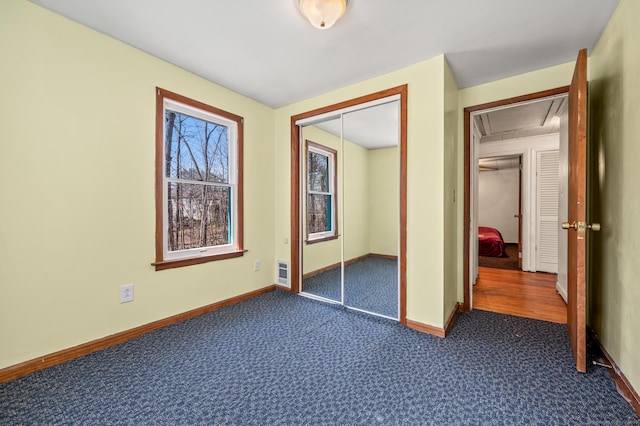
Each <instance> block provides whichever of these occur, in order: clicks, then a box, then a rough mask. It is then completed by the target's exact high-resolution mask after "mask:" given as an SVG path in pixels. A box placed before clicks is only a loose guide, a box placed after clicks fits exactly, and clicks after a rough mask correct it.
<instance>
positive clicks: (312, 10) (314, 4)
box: [300, 0, 347, 30]
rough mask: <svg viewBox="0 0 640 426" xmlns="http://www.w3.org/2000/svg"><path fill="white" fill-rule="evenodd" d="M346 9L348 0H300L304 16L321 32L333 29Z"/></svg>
mask: <svg viewBox="0 0 640 426" xmlns="http://www.w3.org/2000/svg"><path fill="white" fill-rule="evenodd" d="M346 9H347V1H346V0H300V12H302V15H303V16H304V17H305V18H307V19H308V20H309V22H311V25H313V26H314V27H316V28H318V29H320V30H326V29H328V28H331V27H332V26H333V24H335V23H336V22H337V21H338V19H340V18H341V17H342V15H344V11H345V10H346Z"/></svg>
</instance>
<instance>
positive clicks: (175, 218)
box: [165, 109, 231, 251]
mask: <svg viewBox="0 0 640 426" xmlns="http://www.w3.org/2000/svg"><path fill="white" fill-rule="evenodd" d="M165 129H166V136H165V173H166V177H167V194H168V199H167V218H168V221H167V227H168V229H167V237H168V246H169V247H168V249H169V251H177V250H185V249H192V248H199V247H209V246H218V245H225V244H230V243H231V217H230V206H231V187H230V186H229V185H228V184H229V181H230V180H229V129H228V128H227V127H226V126H223V125H221V124H217V123H213V122H209V121H206V120H203V119H200V118H195V117H192V116H189V115H186V114H183V113H180V112H177V111H172V110H170V109H166V110H165Z"/></svg>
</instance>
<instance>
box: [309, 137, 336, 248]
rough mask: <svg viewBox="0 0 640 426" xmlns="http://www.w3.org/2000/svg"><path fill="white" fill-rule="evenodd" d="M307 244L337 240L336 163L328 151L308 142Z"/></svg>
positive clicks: (332, 151)
mask: <svg viewBox="0 0 640 426" xmlns="http://www.w3.org/2000/svg"><path fill="white" fill-rule="evenodd" d="M306 151H307V243H315V242H319V241H326V240H330V239H335V238H338V231H337V229H338V216H337V215H336V212H337V211H338V209H337V206H336V204H337V196H336V192H337V185H336V164H337V153H336V151H335V150H333V149H331V148H327V147H326V146H322V145H319V144H317V143H314V142H311V141H307V144H306Z"/></svg>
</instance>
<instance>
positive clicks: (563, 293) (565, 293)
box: [556, 281, 569, 303]
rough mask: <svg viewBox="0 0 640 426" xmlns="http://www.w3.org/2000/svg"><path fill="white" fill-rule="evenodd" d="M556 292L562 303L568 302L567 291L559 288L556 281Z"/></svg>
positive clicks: (558, 283)
mask: <svg viewBox="0 0 640 426" xmlns="http://www.w3.org/2000/svg"><path fill="white" fill-rule="evenodd" d="M556 290H557V291H558V294H559V295H560V296H561V297H562V299H563V300H564V303H567V300H569V296H568V295H567V289H566V288H562V287H561V286H560V282H559V281H556Z"/></svg>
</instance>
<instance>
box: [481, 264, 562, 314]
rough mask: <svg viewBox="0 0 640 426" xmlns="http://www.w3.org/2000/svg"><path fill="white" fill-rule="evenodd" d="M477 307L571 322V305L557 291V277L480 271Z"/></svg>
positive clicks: (516, 272)
mask: <svg viewBox="0 0 640 426" xmlns="http://www.w3.org/2000/svg"><path fill="white" fill-rule="evenodd" d="M478 270H479V277H478V281H477V284H476V285H475V286H474V288H473V308H474V309H481V310H483V311H491V312H499V313H502V314H509V315H516V316H520V317H526V318H534V319H539V320H545V321H550V322H556V323H560V324H566V323H567V305H566V304H565V303H564V300H562V297H560V295H559V294H558V292H557V291H556V274H547V273H544V272H522V271H510V270H506V269H494V268H483V267H480V268H478Z"/></svg>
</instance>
